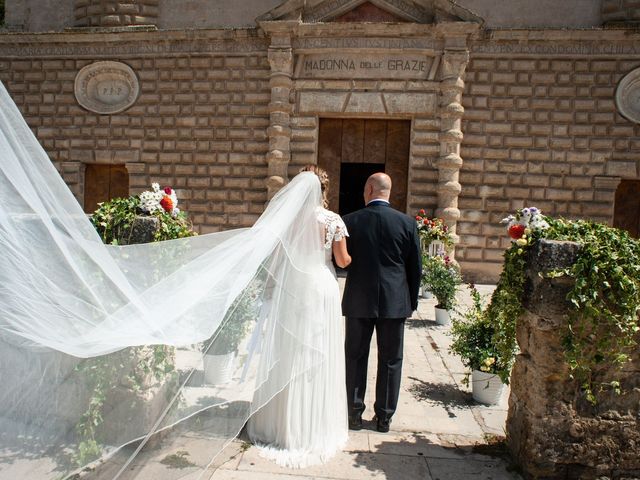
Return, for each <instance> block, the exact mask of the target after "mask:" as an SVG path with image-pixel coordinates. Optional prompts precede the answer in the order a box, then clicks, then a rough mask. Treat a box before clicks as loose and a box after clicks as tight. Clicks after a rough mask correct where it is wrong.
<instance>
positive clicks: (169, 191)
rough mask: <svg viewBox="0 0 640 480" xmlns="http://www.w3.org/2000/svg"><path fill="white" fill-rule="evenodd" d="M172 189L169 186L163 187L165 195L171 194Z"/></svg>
mask: <svg viewBox="0 0 640 480" xmlns="http://www.w3.org/2000/svg"><path fill="white" fill-rule="evenodd" d="M172 191H173V190H171V187H164V193H166V194H167V195H171V192H172Z"/></svg>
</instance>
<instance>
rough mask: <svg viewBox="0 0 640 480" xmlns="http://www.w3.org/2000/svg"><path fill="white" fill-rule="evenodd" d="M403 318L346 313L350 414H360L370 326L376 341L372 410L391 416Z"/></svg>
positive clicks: (399, 369) (397, 388)
mask: <svg viewBox="0 0 640 480" xmlns="http://www.w3.org/2000/svg"><path fill="white" fill-rule="evenodd" d="M404 321H405V319H404V318H354V317H347V319H346V331H345V345H344V351H345V360H346V369H347V372H346V378H347V403H348V407H349V416H350V417H357V416H360V415H362V412H363V411H364V409H365V404H364V394H365V391H366V389H367V363H368V360H369V347H370V345H371V336H372V335H373V329H374V328H375V330H376V339H377V343H378V374H377V376H376V401H375V404H374V407H373V408H374V411H375V412H376V415H377V417H378V418H379V419H381V420H390V419H391V417H392V416H393V414H394V412H395V411H396V407H397V406H398V396H399V394H400V380H401V378H402V349H403V342H404Z"/></svg>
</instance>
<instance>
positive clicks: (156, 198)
mask: <svg viewBox="0 0 640 480" xmlns="http://www.w3.org/2000/svg"><path fill="white" fill-rule="evenodd" d="M151 188H152V190H151V191H149V190H147V191H145V192H142V193H141V194H140V208H141V209H142V210H143V211H144V212H146V213H149V214H154V213H156V212H167V213H169V214H171V216H173V217H175V216H177V215H178V214H179V213H180V209H179V208H178V197H177V196H176V192H175V191H174V190H173V189H172V188H171V187H164V188H163V189H160V184H158V183H152V184H151Z"/></svg>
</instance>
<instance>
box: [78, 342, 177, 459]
mask: <svg viewBox="0 0 640 480" xmlns="http://www.w3.org/2000/svg"><path fill="white" fill-rule="evenodd" d="M173 350H174V349H173V347H168V346H166V345H154V346H150V347H131V348H126V349H124V350H120V351H119V352H116V353H112V354H109V355H103V356H100V357H96V358H90V359H86V360H82V361H81V362H80V363H79V364H78V365H77V366H76V371H77V372H82V376H83V378H84V379H85V381H86V387H87V390H88V391H90V392H91V397H90V398H89V406H88V408H87V410H86V412H85V413H84V414H83V415H82V417H81V419H80V421H79V422H78V424H77V425H76V432H77V434H78V437H79V442H78V446H77V448H76V451H75V453H74V455H73V460H74V461H75V463H76V464H77V465H78V466H82V465H86V464H87V463H88V462H90V461H92V460H95V459H97V458H99V457H100V456H101V455H102V446H101V442H102V441H103V439H101V438H100V437H99V436H98V428H99V427H100V425H102V423H103V422H104V418H103V407H104V405H105V403H106V402H107V399H108V396H109V394H111V393H113V391H112V389H113V386H114V385H118V388H127V389H128V390H130V391H133V392H140V391H142V390H143V388H144V385H145V384H146V383H148V382H149V380H150V379H155V381H158V382H160V381H164V382H166V381H172V380H174V377H175V374H176V372H175V366H174V363H173Z"/></svg>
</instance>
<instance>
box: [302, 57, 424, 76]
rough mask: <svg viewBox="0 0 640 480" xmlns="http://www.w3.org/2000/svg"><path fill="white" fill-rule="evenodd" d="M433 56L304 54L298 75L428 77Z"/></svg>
mask: <svg viewBox="0 0 640 480" xmlns="http://www.w3.org/2000/svg"><path fill="white" fill-rule="evenodd" d="M432 64H433V57H426V56H424V55H406V54H398V55H376V54H369V55H366V54H365V55H357V54H340V53H334V54H312V55H300V56H298V58H297V61H296V69H295V77H296V78H349V79H352V78H354V79H356V78H365V79H368V78H375V79H382V78H386V79H403V80H404V79H412V80H427V79H429V76H430V75H429V74H430V71H431V66H432Z"/></svg>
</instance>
